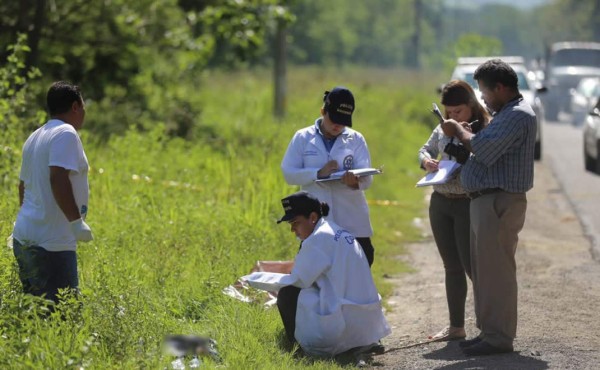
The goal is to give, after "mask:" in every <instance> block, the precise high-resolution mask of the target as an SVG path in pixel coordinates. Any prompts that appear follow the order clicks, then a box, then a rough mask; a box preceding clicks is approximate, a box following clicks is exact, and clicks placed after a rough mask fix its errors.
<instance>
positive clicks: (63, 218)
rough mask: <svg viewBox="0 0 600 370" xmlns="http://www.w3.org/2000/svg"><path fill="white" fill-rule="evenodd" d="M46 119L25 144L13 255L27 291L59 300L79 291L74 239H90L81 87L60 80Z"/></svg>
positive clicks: (52, 90)
mask: <svg viewBox="0 0 600 370" xmlns="http://www.w3.org/2000/svg"><path fill="white" fill-rule="evenodd" d="M46 101H47V105H48V113H49V114H50V120H49V121H48V122H46V124H44V125H43V126H42V127H40V128H39V129H37V130H36V131H35V132H34V133H32V134H31V135H30V136H29V138H28V139H27V141H26V142H25V144H24V145H23V159H22V163H21V172H20V175H19V177H20V183H19V202H20V206H21V208H20V210H19V213H18V215H17V221H16V222H15V228H14V230H13V252H14V254H15V257H16V259H17V262H18V265H19V277H20V280H21V282H22V283H23V290H24V291H25V293H30V294H33V295H37V296H45V297H46V298H47V299H51V300H53V301H55V302H56V301H57V300H58V298H57V293H58V290H59V289H65V288H69V289H72V290H75V291H77V288H78V285H79V280H78V276H77V254H76V246H77V241H82V242H87V241H90V240H92V239H93V236H92V230H91V229H90V227H89V226H88V225H87V224H86V223H85V221H84V220H85V217H86V215H87V211H88V194H89V186H88V178H87V175H88V161H87V157H86V156H85V152H84V151H83V145H82V144H81V140H80V138H79V135H78V134H77V130H79V129H81V127H82V126H83V121H84V118H85V106H84V102H83V98H82V97H81V92H80V90H79V87H77V86H74V85H71V84H70V83H67V82H63V81H59V82H55V83H53V84H52V86H50V89H49V90H48V94H47V96H46Z"/></svg>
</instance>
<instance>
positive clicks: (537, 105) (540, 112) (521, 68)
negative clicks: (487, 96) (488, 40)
mask: <svg viewBox="0 0 600 370" xmlns="http://www.w3.org/2000/svg"><path fill="white" fill-rule="evenodd" d="M494 58H498V59H502V60H503V61H505V62H506V63H508V64H510V65H511V67H512V68H513V69H514V70H515V72H516V73H517V78H518V79H519V91H520V92H521V94H522V95H523V99H525V101H526V102H527V103H529V105H531V108H533V111H534V112H535V114H536V116H537V135H536V138H535V159H536V160H540V159H541V158H542V123H543V121H544V105H543V104H542V101H541V99H540V96H539V93H540V92H544V91H545V87H543V86H538V85H539V83H538V82H537V81H536V80H535V79H534V78H535V74H532V73H530V72H531V71H529V70H528V69H527V67H526V65H525V59H523V57H520V56H499V57H463V58H458V60H457V63H456V67H455V68H454V71H453V72H452V77H451V78H450V79H451V80H456V79H460V80H465V81H467V82H468V83H469V84H470V85H471V86H472V87H473V89H474V90H475V94H476V95H477V97H478V99H479V101H480V102H481V104H483V105H484V106H485V103H484V102H483V99H482V98H481V93H480V92H479V87H478V86H477V81H475V79H474V78H473V74H474V73H475V69H477V67H478V66H479V65H480V64H482V63H483V62H485V61H487V60H489V59H494Z"/></svg>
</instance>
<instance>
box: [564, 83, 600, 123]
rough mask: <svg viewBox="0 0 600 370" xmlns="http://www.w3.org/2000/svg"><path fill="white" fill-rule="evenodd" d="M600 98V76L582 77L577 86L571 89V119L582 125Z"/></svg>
mask: <svg viewBox="0 0 600 370" xmlns="http://www.w3.org/2000/svg"><path fill="white" fill-rule="evenodd" d="M598 98H600V77H585V78H582V79H581V80H580V81H579V83H578V84H577V87H576V88H575V89H572V90H571V117H572V118H571V120H572V121H573V124H574V125H575V126H579V125H581V124H582V123H583V122H584V121H585V117H586V116H587V115H588V113H589V112H590V111H591V110H592V108H594V104H595V103H596V101H597V100H598Z"/></svg>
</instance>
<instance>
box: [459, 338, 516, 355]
mask: <svg viewBox="0 0 600 370" xmlns="http://www.w3.org/2000/svg"><path fill="white" fill-rule="evenodd" d="M512 351H513V348H512V346H510V347H496V346H493V345H491V344H489V343H488V342H485V341H481V342H479V343H477V344H474V345H472V346H470V347H467V348H464V349H463V353H464V354H465V355H467V356H488V355H496V354H499V353H508V352H512Z"/></svg>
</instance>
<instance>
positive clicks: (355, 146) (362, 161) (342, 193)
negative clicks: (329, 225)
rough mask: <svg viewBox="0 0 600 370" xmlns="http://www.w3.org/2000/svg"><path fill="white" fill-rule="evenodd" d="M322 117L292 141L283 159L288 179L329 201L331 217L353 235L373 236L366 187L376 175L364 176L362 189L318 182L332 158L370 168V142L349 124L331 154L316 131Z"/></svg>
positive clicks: (343, 165) (341, 163) (340, 165)
mask: <svg viewBox="0 0 600 370" xmlns="http://www.w3.org/2000/svg"><path fill="white" fill-rule="evenodd" d="M320 120H321V118H319V119H317V120H316V122H315V124H314V125H313V126H310V127H306V128H303V129H301V130H298V131H297V132H296V134H295V135H294V137H293V138H292V140H291V141H290V144H289V145H288V148H287V151H286V153H285V156H284V157H283V160H282V162H281V169H282V171H283V176H284V177H285V181H286V182H287V183H288V184H290V185H300V186H301V188H302V190H305V191H307V192H309V193H310V194H312V195H314V196H315V197H317V198H318V199H319V201H321V202H326V203H327V204H329V208H330V210H331V211H330V216H329V219H330V220H333V221H334V222H335V223H337V224H338V225H340V226H342V227H343V228H345V229H346V230H348V231H349V232H350V233H351V234H352V235H354V236H356V237H359V238H366V237H370V236H372V235H373V228H372V227H371V221H370V219H369V207H368V205H367V199H366V197H365V193H364V190H365V189H368V188H369V187H370V186H371V183H372V181H373V176H365V177H361V178H360V180H359V189H352V188H350V187H348V186H346V185H344V184H343V183H342V182H341V181H327V182H315V180H316V179H317V172H318V171H319V170H320V169H321V168H322V167H323V166H324V165H325V163H327V162H328V161H330V160H332V159H335V160H336V161H337V162H338V168H339V169H340V170H342V169H345V170H349V169H357V168H368V167H371V156H370V154H369V149H368V148H367V142H366V141H365V138H364V137H363V136H362V135H361V134H360V133H359V132H357V131H355V130H353V129H351V128H349V127H346V129H345V130H344V132H342V133H341V134H340V136H339V137H338V138H337V139H336V141H335V143H334V145H333V147H332V148H331V152H329V153H328V152H327V149H326V148H325V144H324V143H323V139H322V138H321V136H320V135H319V133H318V132H317V127H318V124H319V122H320Z"/></svg>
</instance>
